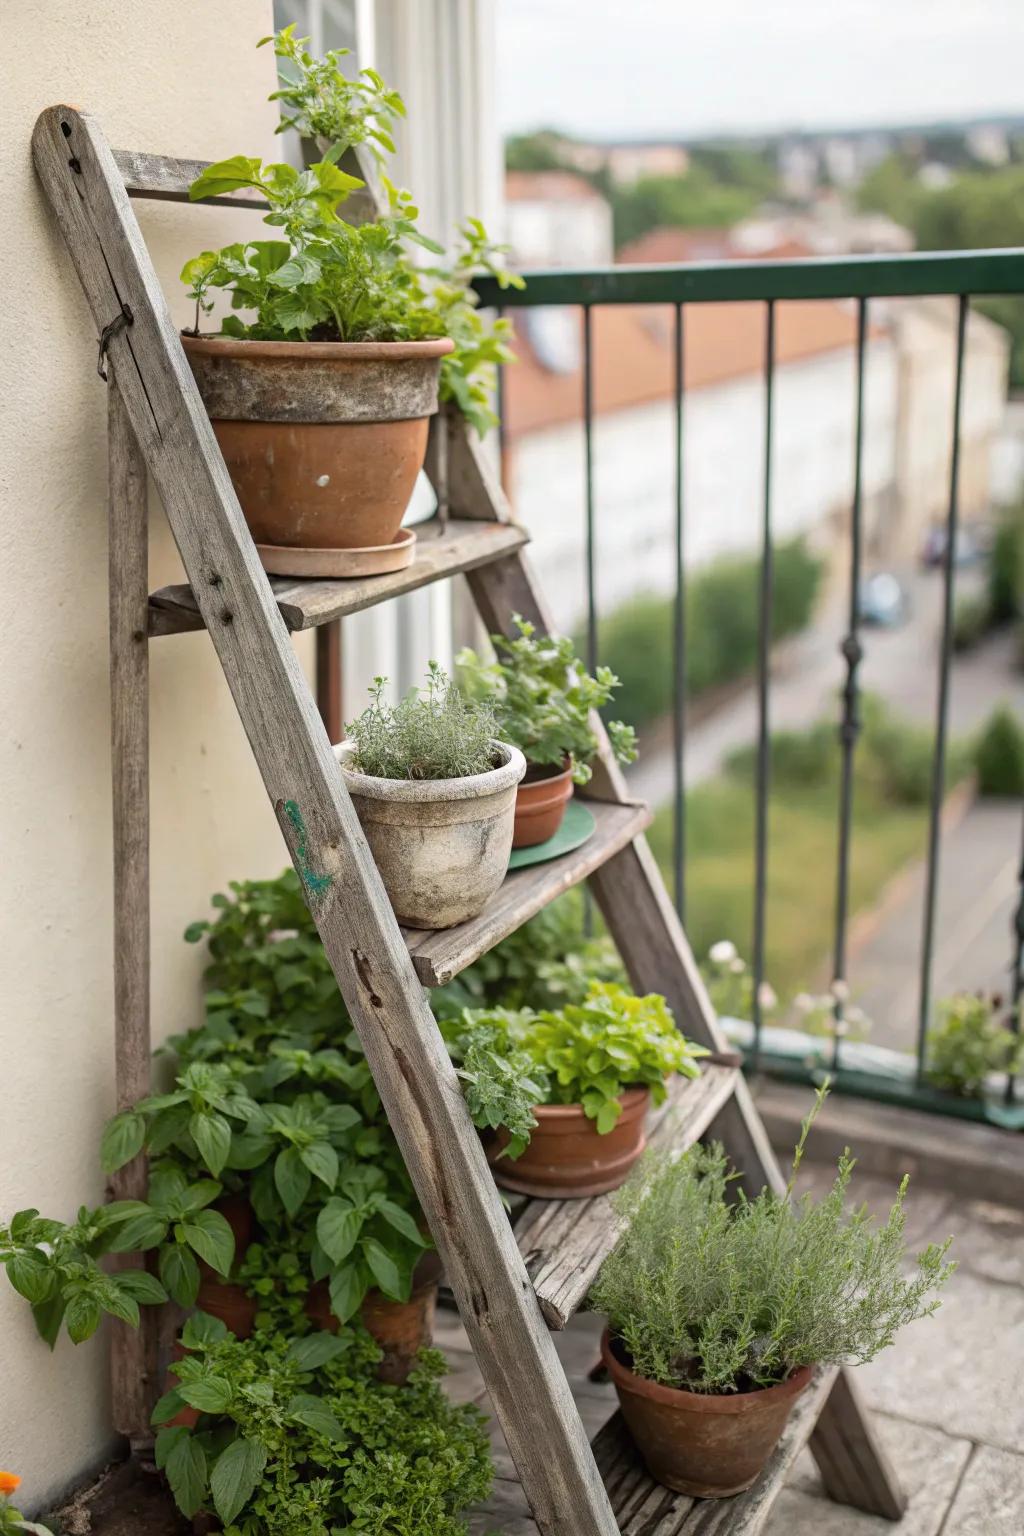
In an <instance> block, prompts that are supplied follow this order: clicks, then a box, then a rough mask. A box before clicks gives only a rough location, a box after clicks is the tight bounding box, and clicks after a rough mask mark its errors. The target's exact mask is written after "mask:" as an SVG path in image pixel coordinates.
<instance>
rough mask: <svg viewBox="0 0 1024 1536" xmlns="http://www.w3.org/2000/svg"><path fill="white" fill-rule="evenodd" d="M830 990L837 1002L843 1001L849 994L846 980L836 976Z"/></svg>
mask: <svg viewBox="0 0 1024 1536" xmlns="http://www.w3.org/2000/svg"><path fill="white" fill-rule="evenodd" d="M830 991H831V993H832V996H833V997H834V998H835V1000H836V1002H837V1003H845V1002H846V1001H847V999H848V998H849V996H850V989H849V987H848V986H847V985H846V982H845V981H842V980H841V979H840V978H839V977H838V976H837V977H836V979H835V981H834V982H833V983H832V986H831V988H830Z"/></svg>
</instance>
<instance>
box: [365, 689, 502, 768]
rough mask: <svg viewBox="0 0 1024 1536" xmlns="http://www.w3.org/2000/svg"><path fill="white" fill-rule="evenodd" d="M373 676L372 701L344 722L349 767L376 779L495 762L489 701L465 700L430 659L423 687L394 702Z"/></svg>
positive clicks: (490, 765)
mask: <svg viewBox="0 0 1024 1536" xmlns="http://www.w3.org/2000/svg"><path fill="white" fill-rule="evenodd" d="M386 686H387V678H384V677H375V678H374V680H373V687H372V688H371V689H370V699H371V703H370V706H369V708H368V709H365V710H364V711H363V713H362V714H361V715H360V716H359V718H358V719H357V720H353V721H352V723H351V724H350V725H347V726H346V727H345V731H346V734H347V735H348V736H349V738H350V739H351V740H352V742H353V743H354V744H355V753H354V756H353V758H352V760H351V767H352V768H354V769H355V770H356V771H357V772H359V773H365V774H368V775H369V776H370V777H372V778H378V779H461V778H466V777H468V776H469V775H470V774H474V773H486V772H487V771H488V769H490V768H493V767H494V755H495V754H494V738H495V736H496V735H497V726H496V723H495V719H494V714H493V712H492V710H491V708H490V706H489V705H488V704H487V703H485V702H481V701H477V700H473V699H467V698H466V697H465V696H464V695H463V694H462V693H460V691H459V689H458V688H456V687H455V686H454V684H453V683H452V681H451V679H450V678H449V677H448V674H447V673H446V672H445V671H444V669H443V668H442V667H440V666H438V664H437V662H436V661H432V662H431V663H430V665H429V668H428V671H427V686H426V689H425V691H423V692H420V691H418V690H417V689H413V690H412V692H411V693H408V694H406V696H405V698H404V699H402V700H400V701H399V703H398V704H389V703H388V702H387V700H386V699H385V698H384V689H385V687H386Z"/></svg>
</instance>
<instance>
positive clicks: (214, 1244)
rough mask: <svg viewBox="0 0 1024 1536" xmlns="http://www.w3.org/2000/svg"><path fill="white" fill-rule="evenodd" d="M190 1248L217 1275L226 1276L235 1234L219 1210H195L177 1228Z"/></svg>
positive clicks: (232, 1253)
mask: <svg viewBox="0 0 1024 1536" xmlns="http://www.w3.org/2000/svg"><path fill="white" fill-rule="evenodd" d="M179 1230H180V1231H181V1235H182V1237H183V1238H184V1239H185V1241H186V1242H187V1243H188V1245H189V1247H190V1248H194V1249H195V1251H196V1253H198V1255H199V1257H200V1258H201V1259H205V1261H206V1263H207V1264H209V1266H210V1268H211V1269H215V1270H216V1271H217V1273H218V1275H223V1276H225V1277H227V1275H228V1274H230V1272H231V1265H232V1262H233V1260H234V1257H235V1235H234V1233H233V1232H232V1230H231V1228H230V1227H229V1225H228V1223H227V1220H226V1219H225V1217H223V1216H222V1215H221V1214H220V1212H219V1211H196V1213H195V1215H194V1216H192V1217H191V1219H190V1220H188V1221H183V1222H182V1223H181V1227H180V1229H179Z"/></svg>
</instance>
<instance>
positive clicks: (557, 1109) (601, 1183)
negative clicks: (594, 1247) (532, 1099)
mask: <svg viewBox="0 0 1024 1536" xmlns="http://www.w3.org/2000/svg"><path fill="white" fill-rule="evenodd" d="M650 1102H651V1091H650V1089H649V1088H628V1089H627V1090H626V1092H625V1093H624V1094H622V1096H621V1099H620V1103H621V1104H622V1114H621V1115H620V1116H619V1118H618V1120H617V1121H616V1123H615V1125H614V1127H613V1128H612V1130H610V1131H608V1132H606V1133H605V1135H603V1136H602V1135H600V1133H599V1132H598V1129H597V1126H596V1125H595V1124H594V1122H593V1120H590V1119H588V1118H587V1116H586V1115H585V1114H584V1112H583V1105H582V1104H538V1105H537V1106H536V1108H535V1109H534V1111H533V1113H534V1115H535V1116H536V1119H537V1127H536V1129H535V1130H534V1132H533V1134H532V1136H531V1137H530V1144H529V1146H528V1147H527V1148H526V1151H525V1152H524V1153H523V1154H522V1156H521V1157H517V1158H516V1160H515V1162H512V1161H511V1160H510V1159H509V1158H507V1157H501V1156H500V1153H501V1152H502V1150H503V1149H504V1148H505V1147H506V1146H507V1145H508V1135H507V1133H506V1132H505V1131H499V1132H498V1134H497V1136H496V1137H495V1138H494V1140H493V1141H492V1143H491V1145H490V1147H489V1148H488V1151H487V1156H488V1160H489V1162H490V1163H491V1167H492V1169H493V1172H494V1178H495V1182H496V1183H498V1184H500V1185H501V1186H502V1188H504V1189H512V1190H515V1191H516V1193H517V1194H520V1195H538V1196H540V1197H541V1198H543V1199H548V1200H564V1199H571V1198H573V1196H580V1197H582V1196H585V1195H603V1194H606V1193H607V1192H608V1191H609V1190H611V1189H618V1187H619V1185H620V1184H622V1183H623V1182H624V1180H625V1179H626V1177H627V1175H628V1173H629V1170H630V1169H631V1168H632V1166H633V1164H634V1163H635V1162H636V1160H637V1158H638V1157H639V1156H640V1155H641V1153H642V1152H643V1150H644V1147H645V1146H646V1137H645V1135H644V1120H645V1117H646V1115H647V1110H648V1108H649V1107H650Z"/></svg>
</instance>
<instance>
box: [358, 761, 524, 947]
mask: <svg viewBox="0 0 1024 1536" xmlns="http://www.w3.org/2000/svg"><path fill="white" fill-rule="evenodd" d="M494 747H495V755H496V758H497V759H498V760H499V761H498V766H497V767H495V768H492V769H490V770H489V771H488V772H487V773H474V774H470V775H468V776H467V777H466V778H463V779H377V778H371V777H370V776H369V775H368V774H365V773H356V772H354V771H353V769H351V768H350V767H349V766H348V763H349V762H350V761H351V757H352V752H353V748H352V744H351V743H350V742H342V744H341V746H339V747H335V749H334V750H335V753H336V755H337V757H338V760H339V762H340V763H341V772H342V776H343V778H344V780H345V787H346V789H347V790H348V792H349V794H350V795H351V796H352V803H353V805H354V806H355V809H356V814H357V815H358V817H359V820H360V823H361V825H362V828H363V831H364V832H365V834H366V840H367V842H368V843H369V845H370V851H371V853H372V854H373V857H374V861H375V863H376V865H377V868H378V870H379V871H380V876H381V879H382V880H383V881H384V886H385V889H386V890H387V893H388V897H389V899H390V901H391V905H392V906H393V907H394V909H395V916H396V917H397V918H398V921H399V922H400V923H404V924H405V925H406V927H409V928H451V927H454V925H455V924H456V923H464V922H468V920H469V919H470V918H472V917H476V916H477V915H478V914H479V913H480V912H481V911H482V910H483V908H484V907H485V906H486V905H487V903H488V901H489V900H490V899H491V897H492V896H493V895H494V893H495V891H496V890H497V889H498V887H499V886H500V885H501V882H502V881H503V880H504V878H505V873H506V871H507V869H508V856H509V854H510V852H511V850H512V826H513V820H514V816H515V798H516V785H517V784H518V783H519V780H520V779H521V778H522V777H523V774H524V773H525V772H526V760H525V759H524V757H523V754H522V753H521V752H520V751H519V749H518V748H517V747H510V746H508V745H507V744H506V743H505V742H500V741H499V742H495V743H494Z"/></svg>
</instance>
